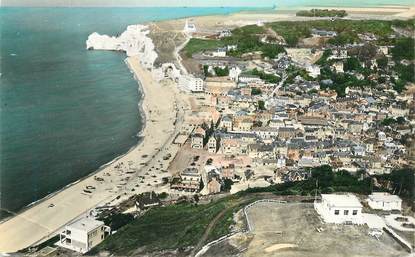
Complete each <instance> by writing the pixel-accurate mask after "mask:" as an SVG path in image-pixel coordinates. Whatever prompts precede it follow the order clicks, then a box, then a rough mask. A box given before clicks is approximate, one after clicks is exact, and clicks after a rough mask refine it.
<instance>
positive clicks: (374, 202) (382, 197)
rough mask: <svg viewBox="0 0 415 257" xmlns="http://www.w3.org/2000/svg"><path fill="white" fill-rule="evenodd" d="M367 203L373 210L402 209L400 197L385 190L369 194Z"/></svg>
mask: <svg viewBox="0 0 415 257" xmlns="http://www.w3.org/2000/svg"><path fill="white" fill-rule="evenodd" d="M367 203H368V204H369V206H370V208H372V209H375V210H384V211H392V210H399V211H400V210H401V209H402V199H401V198H400V197H399V196H397V195H391V194H389V193H386V192H376V193H372V194H371V195H369V197H368V199H367Z"/></svg>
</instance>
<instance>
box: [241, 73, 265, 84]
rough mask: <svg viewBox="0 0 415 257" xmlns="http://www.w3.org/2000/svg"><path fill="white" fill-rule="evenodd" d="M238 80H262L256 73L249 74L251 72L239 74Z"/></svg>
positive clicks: (242, 81)
mask: <svg viewBox="0 0 415 257" xmlns="http://www.w3.org/2000/svg"><path fill="white" fill-rule="evenodd" d="M239 82H241V83H261V82H262V80H261V78H260V77H259V76H257V75H251V74H246V73H245V74H240V75H239Z"/></svg>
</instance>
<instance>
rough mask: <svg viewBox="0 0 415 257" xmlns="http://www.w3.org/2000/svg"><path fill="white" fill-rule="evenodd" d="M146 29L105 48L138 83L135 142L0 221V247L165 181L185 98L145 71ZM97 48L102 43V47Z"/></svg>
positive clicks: (28, 241)
mask: <svg viewBox="0 0 415 257" xmlns="http://www.w3.org/2000/svg"><path fill="white" fill-rule="evenodd" d="M349 9H350V8H348V11H349V12H350V13H352V15H351V18H356V19H360V18H361V19H364V18H374V17H375V18H376V17H380V16H381V15H378V14H374V13H376V12H379V11H380V10H378V9H376V10H374V9H371V8H366V9H367V10H366V13H365V12H364V11H363V9H365V8H363V9H362V8H359V11H356V14H354V12H353V11H352V10H349ZM382 10H385V11H384V13H383V14H385V13H387V15H386V16H385V15H382V18H384V19H385V17H386V19H396V18H406V17H411V16H413V15H414V8H403V7H402V8H401V9H398V8H395V7H393V8H392V7H390V8H389V7H385V8H384V9H382ZM310 19H312V18H304V17H296V16H295V14H293V13H291V14H290V13H288V14H284V13H281V14H273V13H240V14H234V15H227V16H212V17H209V16H206V17H198V18H194V23H195V24H196V26H198V28H200V30H201V31H203V30H205V31H206V33H208V32H209V31H210V32H211V31H213V30H216V29H217V28H223V27H231V28H232V27H238V26H244V25H247V24H253V23H255V22H257V21H258V20H262V21H263V22H268V21H278V20H305V21H306V20H310ZM154 26H156V27H157V28H158V29H159V30H161V31H169V30H170V31H175V32H176V33H178V34H180V33H181V31H180V30H181V28H182V27H183V20H174V21H164V22H159V23H157V24H151V25H150V27H154ZM152 29H154V28H152ZM146 35H147V34H146V33H144V34H143V37H145V38H146V39H145V42H146V43H143V42H144V41H139V42H138V41H135V42H138V44H137V45H132V46H131V47H133V48H136V49H135V50H136V51H133V52H132V53H131V54H129V53H128V51H127V50H125V49H123V48H122V47H121V48H119V49H112V48H111V47H108V49H107V50H123V51H126V52H127V55H128V56H129V57H128V58H127V59H126V64H127V65H128V66H129V68H130V69H131V72H132V73H133V74H134V76H135V78H136V79H137V80H138V81H139V84H140V85H141V87H140V90H142V93H143V101H142V103H140V105H141V108H142V109H143V112H144V116H145V121H146V122H145V127H144V129H143V131H142V132H141V134H140V136H141V137H142V140H141V142H140V143H139V144H138V145H137V146H136V147H134V148H133V149H131V150H130V151H129V152H128V153H126V154H125V155H124V156H121V157H120V158H118V159H117V160H115V161H114V162H112V163H110V164H108V165H106V166H105V167H103V168H102V169H100V170H98V171H96V172H95V173H93V174H91V175H90V176H89V177H87V178H85V179H82V180H80V181H78V182H77V183H74V184H72V185H70V186H68V187H66V188H64V189H62V190H61V191H59V192H57V193H55V194H53V195H51V196H50V197H48V198H46V199H43V200H41V201H40V202H38V203H37V204H35V205H33V206H31V207H30V208H27V209H26V210H24V211H22V212H21V213H19V214H17V215H15V216H14V217H12V218H10V219H8V220H6V221H4V222H2V223H1V224H0V252H16V251H18V250H20V249H22V248H26V247H29V246H32V245H34V244H36V243H39V242H41V241H44V240H46V239H48V238H50V237H51V236H53V235H55V234H56V233H57V232H58V231H59V229H61V228H62V227H63V226H64V225H65V224H67V223H68V222H70V221H71V220H74V219H76V218H78V217H80V216H84V215H88V213H89V212H90V211H91V209H93V208H94V207H96V206H114V205H116V204H117V203H119V202H121V201H123V200H125V199H126V198H128V197H129V196H131V195H132V194H137V193H140V192H148V191H156V192H161V191H163V190H168V188H169V186H168V185H165V184H164V183H163V178H164V177H168V176H169V175H168V171H167V168H168V166H169V161H168V160H164V158H163V157H165V156H166V155H169V154H170V156H174V155H175V153H176V152H177V150H178V149H177V146H175V145H173V144H172V141H173V140H174V138H175V136H176V135H177V133H178V132H179V130H180V128H181V127H182V125H183V123H184V117H185V115H186V110H187V105H188V103H187V101H186V100H187V98H186V97H185V96H184V95H183V94H182V93H180V92H179V91H178V89H177V88H176V87H175V84H174V83H171V84H163V83H159V82H157V81H156V80H155V79H154V77H153V74H152V72H151V71H150V69H151V66H152V63H143V59H142V58H143V56H142V55H140V53H141V51H139V49H140V48H142V47H143V46H144V47H150V48H151V47H153V48H154V45H153V46H151V44H152V43H151V44H150V41H151V40H150V39H149V38H147V37H146ZM95 36H97V35H95ZM161 39H162V38H161ZM149 40H150V41H149ZM166 40H167V39H166ZM181 40H184V38H181ZM161 42H162V41H161ZM178 43H180V42H178ZM181 43H183V42H181ZM154 44H155V48H156V49H157V45H158V44H159V45H160V44H161V43H160V42H154ZM176 47H177V45H175V44H173V47H172V49H173V52H175V49H176ZM92 48H93V47H92ZM103 48H104V49H106V47H103ZM94 49H96V48H94ZM151 50H153V49H151ZM173 52H172V54H170V55H165V56H167V57H166V58H167V59H166V60H161V62H167V61H170V62H175V61H176V60H175V57H176V55H175V54H174V53H173ZM148 53H149V58H150V59H151V60H152V61H154V60H155V57H156V56H154V55H153V52H152V51H151V52H148ZM121 100H122V99H120V101H121ZM132 118H137V117H132Z"/></svg>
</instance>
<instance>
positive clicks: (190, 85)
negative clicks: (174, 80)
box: [178, 75, 204, 92]
mask: <svg viewBox="0 0 415 257" xmlns="http://www.w3.org/2000/svg"><path fill="white" fill-rule="evenodd" d="M178 86H179V88H180V89H182V90H184V91H187V92H203V91H204V86H203V80H202V79H201V78H195V77H193V76H191V75H183V76H180V77H179V82H178Z"/></svg>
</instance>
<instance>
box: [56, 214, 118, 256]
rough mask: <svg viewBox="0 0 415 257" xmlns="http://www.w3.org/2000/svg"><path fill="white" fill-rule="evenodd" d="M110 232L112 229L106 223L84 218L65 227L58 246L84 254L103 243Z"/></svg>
mask: <svg viewBox="0 0 415 257" xmlns="http://www.w3.org/2000/svg"><path fill="white" fill-rule="evenodd" d="M110 232H111V231H110V227H108V226H105V225H104V222H102V221H98V220H95V219H92V218H82V219H79V220H77V221H75V222H73V223H70V224H68V225H66V226H65V229H64V230H63V231H62V232H61V233H60V234H59V241H58V242H57V243H56V245H58V246H60V247H63V248H67V249H70V250H73V251H76V252H80V253H82V254H84V253H86V252H88V251H90V250H91V249H92V248H93V247H95V246H96V245H98V244H99V243H101V242H102V241H103V240H104V238H105V236H106V235H109V234H110Z"/></svg>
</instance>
